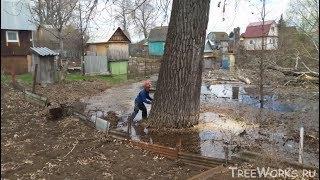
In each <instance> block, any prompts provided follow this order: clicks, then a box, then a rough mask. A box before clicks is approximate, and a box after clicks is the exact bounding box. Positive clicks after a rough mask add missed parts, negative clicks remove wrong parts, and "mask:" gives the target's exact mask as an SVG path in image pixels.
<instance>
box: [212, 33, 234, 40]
mask: <svg viewBox="0 0 320 180" xmlns="http://www.w3.org/2000/svg"><path fill="white" fill-rule="evenodd" d="M207 38H208V39H210V40H211V41H229V36H228V34H227V33H226V32H210V33H209V34H208V36H207Z"/></svg>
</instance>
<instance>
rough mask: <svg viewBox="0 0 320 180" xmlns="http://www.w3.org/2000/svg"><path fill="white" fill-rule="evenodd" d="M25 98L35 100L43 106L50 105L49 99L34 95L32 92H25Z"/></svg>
mask: <svg viewBox="0 0 320 180" xmlns="http://www.w3.org/2000/svg"><path fill="white" fill-rule="evenodd" d="M25 96H26V97H27V98H29V99H32V100H34V101H38V102H39V103H40V104H41V105H44V106H46V105H47V104H48V98H46V97H43V96H39V95H37V94H34V93H32V92H29V91H25Z"/></svg>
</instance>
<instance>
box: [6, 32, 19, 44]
mask: <svg viewBox="0 0 320 180" xmlns="http://www.w3.org/2000/svg"><path fill="white" fill-rule="evenodd" d="M6 35H7V42H17V43H19V34H18V31H7V32H6Z"/></svg>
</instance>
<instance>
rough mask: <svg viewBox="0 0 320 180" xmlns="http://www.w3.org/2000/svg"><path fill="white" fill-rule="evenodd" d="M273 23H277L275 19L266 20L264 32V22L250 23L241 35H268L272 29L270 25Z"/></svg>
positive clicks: (245, 36) (254, 36)
mask: <svg viewBox="0 0 320 180" xmlns="http://www.w3.org/2000/svg"><path fill="white" fill-rule="evenodd" d="M273 23H275V21H274V20H270V21H265V22H264V28H263V32H262V22H253V23H250V24H249V25H248V26H247V28H246V31H245V32H244V33H243V34H241V36H242V37H244V38H256V37H262V36H267V35H268V32H269V30H270V27H271V25H272V24H273Z"/></svg>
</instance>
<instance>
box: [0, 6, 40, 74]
mask: <svg viewBox="0 0 320 180" xmlns="http://www.w3.org/2000/svg"><path fill="white" fill-rule="evenodd" d="M27 2H28V1H12V0H11V1H8V0H1V69H2V70H4V71H5V72H7V73H9V72H11V71H15V73H16V74H22V73H26V72H30V71H31V52H30V47H32V42H33V35H32V32H33V31H35V30H36V27H35V26H34V25H33V24H32V23H31V22H29V19H31V14H30V11H29V9H28V8H27V7H28V5H29V4H28V3H27Z"/></svg>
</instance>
